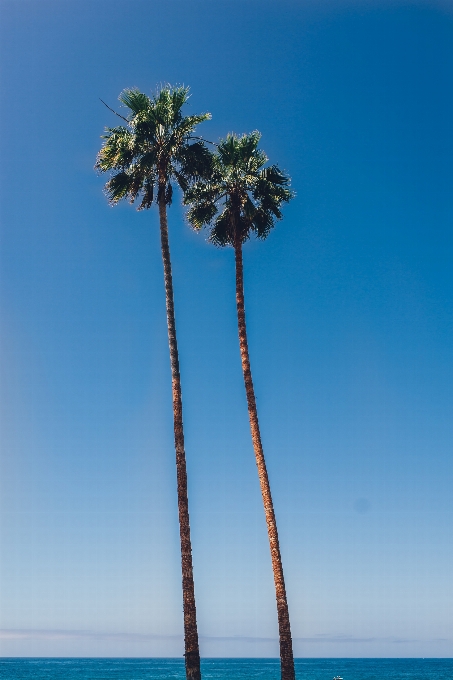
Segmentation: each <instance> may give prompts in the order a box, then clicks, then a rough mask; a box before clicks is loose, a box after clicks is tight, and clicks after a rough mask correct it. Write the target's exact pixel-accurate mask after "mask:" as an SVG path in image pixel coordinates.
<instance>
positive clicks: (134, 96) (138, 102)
mask: <svg viewBox="0 0 453 680" xmlns="http://www.w3.org/2000/svg"><path fill="white" fill-rule="evenodd" d="M118 99H119V100H120V102H121V103H122V104H124V105H125V106H127V108H128V109H130V110H131V111H132V113H133V114H134V115H135V116H136V115H138V114H140V113H144V112H146V111H149V109H150V108H151V100H150V98H149V97H148V96H147V95H146V94H143V92H140V90H138V89H137V88H136V87H133V88H131V89H126V90H123V91H122V92H121V94H120V96H119V97H118Z"/></svg>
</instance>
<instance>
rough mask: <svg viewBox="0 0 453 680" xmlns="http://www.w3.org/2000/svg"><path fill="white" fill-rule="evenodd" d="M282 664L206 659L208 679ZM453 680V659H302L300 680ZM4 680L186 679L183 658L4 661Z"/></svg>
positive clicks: (262, 679)
mask: <svg viewBox="0 0 453 680" xmlns="http://www.w3.org/2000/svg"><path fill="white" fill-rule="evenodd" d="M279 669H280V663H279V661H278V659H203V660H202V676H203V680H253V678H257V679H259V680H279ZM337 675H340V676H341V677H342V678H343V680H453V659H296V676H297V680H332V678H334V676H337ZM0 678H1V679H2V680H19V679H20V680H22V678H23V679H24V680H25V679H27V680H28V678H37V679H38V680H51V679H52V680H53V678H55V679H58V680H60V679H61V680H63V678H64V679H65V680H164V679H167V678H169V679H174V680H184V678H185V673H184V661H183V660H182V659H66V658H64V659H54V658H52V659H42V658H40V659H30V658H27V659H17V658H14V659H12V658H0Z"/></svg>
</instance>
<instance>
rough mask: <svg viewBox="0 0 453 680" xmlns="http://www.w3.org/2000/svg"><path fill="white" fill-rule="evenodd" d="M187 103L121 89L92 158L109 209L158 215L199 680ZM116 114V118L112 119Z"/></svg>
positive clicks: (190, 669) (189, 631)
mask: <svg viewBox="0 0 453 680" xmlns="http://www.w3.org/2000/svg"><path fill="white" fill-rule="evenodd" d="M187 99H188V88H185V87H176V88H172V87H170V86H164V87H162V88H161V89H160V90H159V91H158V92H157V93H156V94H155V95H154V96H153V97H151V98H150V97H148V96H147V95H146V94H143V93H142V92H140V91H139V90H137V89H128V90H124V91H123V92H122V93H121V95H120V97H119V100H120V101H121V102H122V104H124V105H125V106H126V107H127V109H128V113H127V116H126V117H123V116H120V117H121V118H123V120H124V121H125V125H121V126H118V127H115V128H107V129H106V134H105V135H104V136H103V139H104V143H103V146H102V148H101V150H100V152H99V154H98V156H97V160H96V166H95V167H96V168H97V169H98V170H99V171H100V172H110V174H111V176H110V179H109V181H108V182H107V184H106V185H105V192H106V194H107V197H108V199H109V201H110V203H111V204H113V205H115V204H116V203H118V202H119V201H120V200H121V199H123V198H124V199H129V201H130V203H133V202H134V201H135V200H136V199H137V198H138V199H139V200H140V203H139V205H138V210H144V209H148V208H150V207H151V206H152V204H153V200H154V198H155V200H156V203H157V205H158V208H159V222H160V237H161V248H162V260H163V266H164V281H165V298H166V306H167V326H168V343H169V348H170V365H171V378H172V391H173V422H174V436H175V450H176V470H177V485H178V510H179V528H180V537H181V562H182V590H183V610H184V643H185V654H184V656H185V665H186V678H187V680H200V678H201V673H200V651H199V646H198V631H197V618H196V609H195V591H194V582H193V568H192V546H191V540H190V524H189V505H188V496H187V472H186V457H185V450H184V432H183V418H182V399H181V379H180V373H179V357H178V346H177V342H176V326H175V311H174V302H173V283H172V273H171V261H170V249H169V242H168V224H167V206H168V205H170V203H171V200H172V193H173V188H172V181H173V182H175V183H176V184H178V185H179V186H180V187H181V188H182V189H183V190H186V189H187V188H188V187H189V185H190V183H191V182H192V181H193V180H194V179H196V178H197V177H200V176H202V175H203V172H204V171H205V169H206V167H208V166H209V163H210V154H209V152H208V151H207V149H206V147H205V146H204V144H203V142H201V141H193V139H194V138H193V137H192V133H193V130H194V129H195V127H196V125H198V123H201V122H202V121H204V120H207V119H209V118H210V117H211V116H210V114H208V113H204V114H201V115H195V116H183V115H182V113H181V109H182V107H183V105H184V104H185V102H186V101H187ZM117 115H119V114H117Z"/></svg>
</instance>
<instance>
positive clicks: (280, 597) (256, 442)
mask: <svg viewBox="0 0 453 680" xmlns="http://www.w3.org/2000/svg"><path fill="white" fill-rule="evenodd" d="M234 251H235V259H236V305H237V314H238V331H239V347H240V351H241V362H242V371H243V374H244V383H245V392H246V395H247V406H248V411H249V420H250V430H251V433H252V442H253V448H254V451H255V459H256V465H257V468H258V477H259V480H260V486H261V495H262V497H263V505H264V513H265V516H266V524H267V533H268V536H269V545H270V549H271V558H272V569H273V572H274V583H275V595H276V599H277V614H278V629H279V637H280V663H281V677H282V680H295V677H296V676H295V671H294V657H293V642H292V638H291V627H290V623H289V611H288V602H287V600H286V589H285V579H284V577H283V566H282V558H281V555H280V544H279V541H278V533H277V523H276V521H275V513H274V506H273V503H272V496H271V489H270V485H269V478H268V475H267V469H266V461H265V459H264V452H263V446H262V444H261V435H260V428H259V423H258V412H257V408H256V400H255V391H254V389H253V382H252V372H251V370H250V359H249V350H248V343H247V328H246V324H245V306H244V277H243V264H242V243H241V241H240V240H239V239H237V240H236V243H235V246H234Z"/></svg>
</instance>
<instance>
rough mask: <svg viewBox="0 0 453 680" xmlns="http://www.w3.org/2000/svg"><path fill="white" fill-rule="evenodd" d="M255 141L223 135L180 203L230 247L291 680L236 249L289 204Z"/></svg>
mask: <svg viewBox="0 0 453 680" xmlns="http://www.w3.org/2000/svg"><path fill="white" fill-rule="evenodd" d="M260 137H261V135H260V134H259V133H258V132H252V133H251V134H249V135H243V136H242V137H237V136H236V135H234V134H232V135H228V137H227V138H226V139H225V140H223V141H222V142H221V143H220V144H219V146H218V150H217V153H216V154H214V155H213V160H212V164H213V169H212V173H211V177H210V178H209V179H208V180H201V181H198V182H196V183H195V184H194V185H193V186H191V187H190V188H189V189H188V190H186V192H185V196H184V203H185V204H186V205H189V206H190V208H189V211H188V213H187V217H188V220H189V223H190V224H191V225H192V226H193V227H194V228H195V229H197V230H199V229H201V228H202V227H203V226H209V227H210V236H209V240H210V241H211V243H213V244H215V245H217V246H228V245H229V246H233V248H234V253H235V261H236V305H237V317H238V331H239V347H240V353H241V361H242V371H243V374H244V383H245V392H246V396H247V405H248V412H249V420H250V429H251V434H252V443H253V448H254V451H255V458H256V464H257V467H258V476H259V481H260V486H261V494H262V497H263V504H264V512H265V516H266V523H267V531H268V535H269V543H270V550H271V558H272V568H273V572H274V582H275V593H276V599H277V614H278V626H279V636H280V660H281V677H282V680H294V679H295V672H294V658H293V648H292V638H291V628H290V622H289V612H288V603H287V599H286V590H285V581H284V577H283V567H282V559H281V554H280V545H279V541H278V533H277V524H276V520H275V513H274V507H273V503H272V496H271V489H270V485H269V477H268V474H267V470H266V462H265V459H264V452H263V446H262V443H261V435H260V428H259V423H258V412H257V408H256V400H255V391H254V389H253V381H252V373H251V370H250V359H249V350H248V343H247V329H246V323H245V307H244V281H243V264H242V246H243V244H244V243H245V241H247V240H248V239H249V238H250V236H251V234H252V233H254V234H255V235H256V236H257V237H258V238H260V239H265V238H266V237H267V236H268V234H269V232H270V230H271V228H272V227H273V226H274V220H275V219H281V217H282V214H281V212H280V207H281V204H282V203H284V202H287V201H289V200H290V199H291V197H292V195H293V194H292V192H291V190H290V189H289V188H288V187H289V178H288V177H287V176H286V175H285V174H284V173H283V172H282V171H281V170H279V168H278V167H277V166H276V165H272V166H268V167H264V166H265V164H266V162H267V160H268V159H267V157H266V155H265V154H264V152H263V151H261V150H259V149H258V142H259V140H260Z"/></svg>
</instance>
